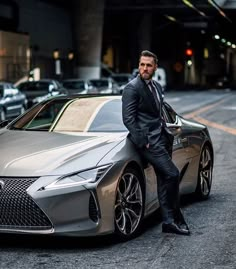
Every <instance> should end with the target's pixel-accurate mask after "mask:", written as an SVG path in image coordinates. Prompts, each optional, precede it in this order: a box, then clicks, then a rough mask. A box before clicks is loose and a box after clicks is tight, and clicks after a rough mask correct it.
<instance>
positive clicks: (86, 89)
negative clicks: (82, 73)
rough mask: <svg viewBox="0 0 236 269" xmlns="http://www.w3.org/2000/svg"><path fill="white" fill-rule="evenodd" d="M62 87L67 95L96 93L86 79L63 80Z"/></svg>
mask: <svg viewBox="0 0 236 269" xmlns="http://www.w3.org/2000/svg"><path fill="white" fill-rule="evenodd" d="M62 86H63V87H64V88H65V89H66V90H67V91H68V94H89V93H97V89H96V88H95V87H94V86H93V85H92V84H91V83H90V81H89V80H86V79H80V78H71V79H65V80H63V81H62Z"/></svg>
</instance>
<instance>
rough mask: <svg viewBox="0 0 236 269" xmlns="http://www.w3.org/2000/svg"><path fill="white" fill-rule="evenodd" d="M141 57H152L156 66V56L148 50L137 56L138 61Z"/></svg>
mask: <svg viewBox="0 0 236 269" xmlns="http://www.w3.org/2000/svg"><path fill="white" fill-rule="evenodd" d="M142 56H144V57H152V58H153V59H154V62H155V64H157V62H158V59H157V56H156V54H155V53H153V52H151V51H149V50H143V51H141V53H140V56H139V60H140V58H141V57H142Z"/></svg>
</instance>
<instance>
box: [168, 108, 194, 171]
mask: <svg viewBox="0 0 236 269" xmlns="http://www.w3.org/2000/svg"><path fill="white" fill-rule="evenodd" d="M163 117H164V119H165V121H166V124H167V127H168V128H169V130H170V131H171V132H172V134H173V135H174V142H173V154H172V158H173V161H174V163H175V164H176V166H177V167H178V169H179V171H180V174H181V175H182V174H183V173H184V171H185V170H186V168H187V166H188V161H189V160H188V144H189V139H188V135H187V132H186V130H185V127H184V126H183V124H182V122H181V120H180V118H179V116H178V115H177V113H176V112H175V111H174V110H173V109H172V107H171V106H170V105H169V104H167V103H165V104H164V109H163Z"/></svg>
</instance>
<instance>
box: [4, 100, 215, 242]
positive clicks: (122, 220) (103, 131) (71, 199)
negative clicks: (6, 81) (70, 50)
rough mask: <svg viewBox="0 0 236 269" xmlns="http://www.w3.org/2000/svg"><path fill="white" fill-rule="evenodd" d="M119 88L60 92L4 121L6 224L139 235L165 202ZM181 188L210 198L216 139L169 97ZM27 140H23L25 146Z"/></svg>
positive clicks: (29, 229)
mask: <svg viewBox="0 0 236 269" xmlns="http://www.w3.org/2000/svg"><path fill="white" fill-rule="evenodd" d="M121 107H122V105H121V97H120V96H98V97H94V96H93V97H92V96H91V97H88V96H84V97H83V96H81V97H79V96H78V97H70V96H64V97H63V96H56V97H52V98H50V99H47V100H44V101H42V102H41V103H39V104H37V105H36V106H34V107H33V108H31V109H30V110H28V112H27V113H25V114H24V115H22V116H21V117H18V118H17V119H16V120H14V121H12V122H11V123H10V124H9V125H8V126H5V127H3V128H1V129H0V145H1V156H4V158H0V190H1V191H0V200H1V207H0V232H6V233H7V232H11V233H31V234H61V235H62V234H63V235H73V236H94V235H102V234H108V233H115V234H116V235H118V237H119V238H121V239H125V240H127V239H130V238H132V237H134V236H135V235H137V233H138V232H139V231H140V228H141V226H142V222H143V219H144V218H145V217H146V216H148V215H150V214H151V213H152V212H154V211H155V210H156V209H158V207H159V204H158V197H157V183H156V178H155V173H154V170H153V167H152V166H151V165H150V164H148V163H146V162H144V161H143V160H142V159H140V157H139V154H137V152H136V149H135V148H134V146H133V144H132V143H131V141H130V140H129V138H127V130H126V128H125V126H124V125H123V123H122V115H121ZM164 117H165V120H166V122H167V125H168V126H169V128H170V130H172V132H173V134H174V135H175V139H174V146H173V159H174V162H175V163H176V165H177V166H178V168H179V170H180V172H181V182H180V190H181V194H187V193H195V194H196V195H197V196H198V197H199V198H201V199H206V198H207V197H208V196H209V194H210V190H211V183H212V170H213V146H212V142H211V139H210V136H209V133H208V130H207V127H206V126H204V125H202V124H199V123H196V122H192V121H190V120H186V119H183V118H182V117H181V116H179V115H178V114H177V113H176V112H175V111H174V110H173V109H172V108H171V107H170V106H169V105H168V104H167V103H166V104H165V107H164ZM22 145H24V146H22Z"/></svg>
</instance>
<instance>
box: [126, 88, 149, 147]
mask: <svg viewBox="0 0 236 269" xmlns="http://www.w3.org/2000/svg"><path fill="white" fill-rule="evenodd" d="M139 98H140V97H139V95H138V93H137V91H136V90H135V89H134V87H133V85H132V84H128V85H127V86H126V87H125V89H124V90H123V94H122V117H123V122H124V125H125V126H126V128H127V129H128V130H129V132H130V134H131V140H132V141H133V142H134V143H135V144H136V145H137V146H138V147H140V148H142V147H144V146H146V145H147V143H148V142H147V137H146V134H145V133H144V132H143V130H142V129H140V127H139V125H138V124H137V114H138V104H139Z"/></svg>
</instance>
